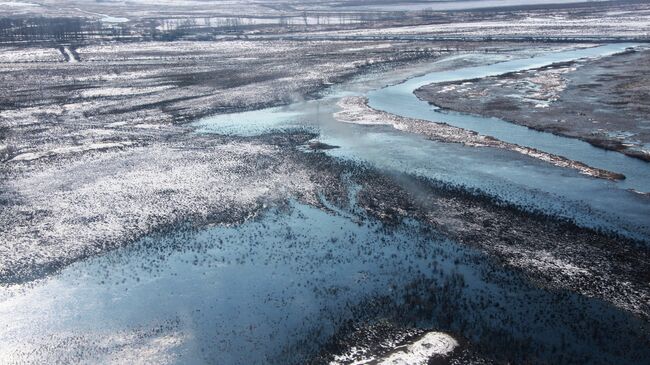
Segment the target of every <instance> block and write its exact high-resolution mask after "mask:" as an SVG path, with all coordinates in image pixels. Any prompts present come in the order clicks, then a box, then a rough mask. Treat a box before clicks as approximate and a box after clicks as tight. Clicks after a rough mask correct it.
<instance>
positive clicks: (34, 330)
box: [0, 203, 650, 364]
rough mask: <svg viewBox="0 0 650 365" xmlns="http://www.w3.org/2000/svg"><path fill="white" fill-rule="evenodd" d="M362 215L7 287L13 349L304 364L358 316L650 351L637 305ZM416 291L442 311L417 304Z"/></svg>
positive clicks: (609, 351)
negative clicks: (540, 282)
mask: <svg viewBox="0 0 650 365" xmlns="http://www.w3.org/2000/svg"><path fill="white" fill-rule="evenodd" d="M354 214H355V213H354V212H353V211H352V210H348V209H343V210H341V209H338V210H337V211H334V212H329V213H328V212H325V211H322V210H319V209H317V208H314V207H310V206H305V205H300V204H295V203H292V204H290V205H289V206H287V207H284V208H282V209H278V210H271V211H268V212H267V213H266V214H265V215H264V216H263V217H262V218H261V219H258V220H255V221H251V222H248V223H245V224H243V225H241V226H236V227H223V226H217V227H212V228H206V229H200V230H178V231H176V232H174V233H169V234H166V235H158V236H152V237H149V238H147V239H144V240H142V241H140V242H139V243H137V244H135V245H132V246H130V247H127V248H123V249H120V250H117V251H113V252H110V253H108V254H105V255H103V256H100V257H95V258H92V259H89V260H86V261H83V262H79V263H76V264H73V265H71V266H69V267H68V268H66V269H64V270H63V272H61V273H60V274H58V275H56V276H54V277H50V278H47V279H45V280H43V281H42V282H38V283H36V284H35V285H33V286H32V287H27V288H25V287H23V288H16V289H15V291H13V292H11V291H6V292H3V296H4V298H2V300H0V318H1V319H2V323H4V325H3V327H2V328H1V329H0V343H2V344H3V346H2V347H0V359H3V360H7V362H12V361H13V360H19V359H20V360H25V359H27V360H30V361H33V362H39V363H55V362H63V363H70V362H77V361H80V360H83V362H87V363H93V362H95V363H105V362H111V361H116V360H117V361H122V362H125V361H126V362H134V363H179V364H180V363H184V364H188V363H192V364H202V363H218V364H274V363H275V364H293V363H295V364H299V363H304V362H305V361H306V360H307V359H309V358H310V357H311V356H313V355H314V354H315V353H317V352H318V350H319V347H320V346H322V345H323V344H325V343H326V342H327V340H328V339H329V338H330V336H332V335H334V334H336V332H337V330H339V329H340V328H341V326H342V325H344V324H345V323H346V321H349V320H362V321H363V320H372V319H373V318H392V319H394V320H397V321H400V322H403V323H410V324H411V325H417V326H424V327H425V328H426V327H429V326H431V327H433V328H437V329H442V330H445V331H450V332H452V333H458V334H460V335H462V336H463V337H464V338H471V339H472V340H473V341H477V342H481V343H484V344H487V345H489V346H493V348H494V350H495V351H510V350H509V349H508V347H510V346H511V345H512V344H517V345H521V346H522V348H521V351H536V355H535V356H541V357H542V358H544V357H546V356H553V355H552V353H551V352H549V351H550V350H549V349H550V348H552V347H553V346H555V347H557V348H563V351H564V352H565V353H566V356H568V358H583V357H584V358H587V359H590V360H593V362H591V363H608V362H609V363H618V364H625V363H633V361H630V360H629V359H633V358H634V357H637V358H643V357H644V356H648V355H650V351H649V350H648V349H647V348H646V347H644V346H643V344H642V343H639V342H640V341H642V340H641V339H642V338H643V327H642V324H641V323H640V322H639V321H638V320H637V319H635V318H634V316H631V315H629V314H625V313H624V312H621V311H619V310H616V309H614V308H612V307H611V306H609V305H607V304H605V303H602V302H600V301H597V300H592V299H588V298H584V297H580V296H578V295H574V294H568V293H563V292H547V291H544V290H542V289H540V288H538V287H536V286H534V285H531V284H530V283H528V282H527V281H526V279H525V278H523V277H520V276H519V275H517V274H514V273H512V272H508V271H506V270H503V269H501V268H499V267H498V266H496V265H492V264H491V262H490V260H489V259H488V258H486V257H484V255H482V254H481V253H479V252H476V251H473V250H471V249H469V248H466V247H462V246H459V245H456V244H454V243H453V242H449V241H446V240H445V239H443V238H441V236H440V235H439V234H437V233H436V232H431V231H427V230H426V228H425V227H422V226H420V225H419V224H418V223H416V222H408V221H407V222H405V223H403V224H401V225H400V226H398V227H396V228H394V229H386V228H384V227H383V226H382V224H381V223H380V222H377V221H374V220H372V219H364V218H363V217H357V218H358V219H351V216H353V215H354ZM432 294H433V297H432V296H431V295H432ZM414 297H417V298H422V300H423V301H424V302H427V303H429V304H430V305H431V307H430V311H427V312H425V313H422V312H421V311H417V310H415V312H413V310H414V309H413V308H411V307H409V306H408V305H406V303H409V298H414ZM486 307H487V308H486ZM477 308H483V309H481V310H477ZM505 318H507V319H508V320H504V319H505ZM540 318H541V319H544V320H540ZM550 318H553V320H548V319H550ZM574 318H581V319H582V321H581V322H579V323H577V324H576V323H574V321H573V319H574ZM9 319H10V320H9ZM479 329H482V330H479ZM591 329H596V331H598V336H596V337H591V334H590V335H584V333H586V332H588V331H590V330H591ZM495 334H498V336H495ZM600 336H602V338H605V339H607V341H606V343H605V344H600V343H599V342H598V341H600V340H601V337H600ZM495 338H498V340H495ZM565 339H571V340H570V341H568V343H570V344H568V345H567V344H566V342H567V341H566V340H565ZM531 343H532V345H531ZM506 344H507V346H506ZM504 346H506V347H504ZM526 346H529V347H526ZM617 351H618V352H619V353H622V354H625V355H624V356H623V357H621V356H620V355H616V353H617Z"/></svg>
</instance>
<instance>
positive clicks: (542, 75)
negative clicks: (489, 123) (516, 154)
mask: <svg viewBox="0 0 650 365" xmlns="http://www.w3.org/2000/svg"><path fill="white" fill-rule="evenodd" d="M648 60H650V51H648V50H642V51H637V52H624V53H622V54H619V55H614V56H611V57H605V58H602V59H598V60H590V61H578V62H570V63H561V64H555V65H551V66H548V67H543V68H540V69H535V70H529V71H523V72H516V73H510V74H506V75H501V76H496V77H487V78H483V79H479V80H469V81H464V82H453V83H440V84H433V85H428V86H425V87H422V88H420V89H419V90H417V91H416V95H417V96H418V97H419V98H421V99H423V100H426V101H429V102H430V103H431V104H434V105H436V106H439V107H441V108H444V109H450V110H455V111H460V112H464V113H471V114H477V115H485V116H491V117H498V118H501V119H504V120H507V121H510V122H513V123H516V124H520V125H524V126H527V127H529V128H533V129H536V130H540V131H545V132H551V133H555V134H558V135H563V136H567V137H573V138H579V139H582V140H584V141H586V142H589V143H590V144H592V145H594V146H596V147H600V148H604V149H608V150H612V151H618V152H622V153H624V154H626V155H628V156H631V157H635V158H638V159H641V160H644V161H650V132H648V131H649V129H648V127H649V124H648V123H650V121H649V120H648V118H647V116H648V114H649V113H650V103H649V100H650V89H649V88H648V85H650V79H649V78H648V75H650V62H648Z"/></svg>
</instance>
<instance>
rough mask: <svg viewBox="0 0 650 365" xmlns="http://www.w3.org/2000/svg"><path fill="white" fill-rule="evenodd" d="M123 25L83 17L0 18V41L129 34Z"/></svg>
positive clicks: (38, 40)
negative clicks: (112, 24) (109, 24)
mask: <svg viewBox="0 0 650 365" xmlns="http://www.w3.org/2000/svg"><path fill="white" fill-rule="evenodd" d="M126 28H127V27H125V26H122V25H119V26H110V27H107V26H105V25H104V24H103V23H102V22H100V21H97V20H90V19H86V18H45V17H37V18H0V42H4V43H7V42H9V43H11V42H15V43H29V42H41V41H56V42H80V41H84V40H86V39H92V38H100V37H120V36H126V35H129V31H128V29H126Z"/></svg>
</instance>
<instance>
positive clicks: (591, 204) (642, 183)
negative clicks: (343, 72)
mask: <svg viewBox="0 0 650 365" xmlns="http://www.w3.org/2000/svg"><path fill="white" fill-rule="evenodd" d="M629 46H632V45H629V44H615V45H606V46H600V47H592V48H586V49H579V50H569V51H561V52H549V53H547V54H542V55H538V56H534V57H530V58H523V59H522V58H517V59H503V60H502V62H496V63H494V60H493V59H490V58H489V57H491V56H486V61H485V62H486V65H484V66H475V67H466V68H460V69H453V70H448V67H449V60H441V61H438V62H434V63H433V64H431V65H430V68H429V69H428V70H427V69H426V68H420V69H418V70H417V72H415V71H414V73H415V74H422V75H421V76H417V77H412V78H409V75H405V74H404V73H398V74H387V75H386V77H385V78H384V77H383V75H381V76H379V77H377V76H375V78H374V79H372V78H371V79H361V80H358V81H357V82H351V83H349V84H346V85H343V86H341V87H338V88H336V89H335V90H334V91H333V92H332V93H331V94H329V95H328V96H326V97H324V98H322V99H319V100H314V101H306V102H298V103H294V104H291V105H288V106H286V107H275V108H268V109H261V110H256V111H251V112H242V113H232V114H222V115H216V116H212V117H207V118H204V119H202V120H200V121H198V122H196V124H195V125H196V126H197V127H198V132H199V133H217V134H234V135H242V136H251V135H259V134H263V133H268V132H269V131H271V130H283V129H295V128H306V129H309V130H312V131H314V132H316V133H318V134H319V137H318V138H319V140H321V141H322V142H325V143H328V144H332V145H336V146H339V147H340V148H339V149H334V150H329V151H327V152H326V153H328V154H330V155H332V156H335V157H339V158H343V159H350V160H355V161H362V162H366V163H370V164H372V165H373V166H375V167H378V168H380V169H385V170H389V171H397V172H404V173H409V174H414V175H419V176H423V177H427V178H431V179H435V180H438V181H442V182H445V183H449V184H453V185H460V186H464V187H467V188H472V189H478V190H480V191H482V192H484V193H486V194H489V195H492V196H495V197H498V198H500V199H502V200H505V201H508V202H511V203H515V204H518V205H520V206H524V207H527V208H530V209H535V210H542V211H545V212H548V213H551V214H556V215H558V216H562V217H565V218H569V219H573V220H576V221H577V222H578V223H579V224H582V225H585V226H588V227H598V228H603V229H608V230H612V231H616V232H618V233H622V234H625V235H628V236H631V237H634V238H639V239H644V240H650V225H649V222H648V219H647V217H649V216H650V202H649V200H648V198H647V197H644V196H642V195H639V194H637V193H635V192H632V191H630V189H635V190H637V191H650V167H648V165H647V163H645V162H643V161H640V160H638V159H634V158H630V157H627V156H625V155H623V154H621V153H617V152H611V151H605V150H602V149H598V148H596V147H593V146H591V145H590V144H588V143H586V142H582V141H580V140H577V139H571V138H566V137H561V136H556V135H553V134H551V133H545V132H539V131H535V130H532V129H528V128H526V127H522V126H519V125H516V124H512V123H508V122H505V121H502V120H499V119H496V118H485V117H480V116H472V115H466V114H461V113H454V112H440V111H439V110H437V108H435V107H432V106H431V105H429V104H428V103H426V102H424V101H421V100H419V99H418V98H417V97H415V95H414V94H413V91H414V90H415V89H417V88H418V87H421V86H423V85H426V84H429V83H432V82H442V81H451V80H464V79H468V78H476V77H482V76H488V75H498V74H502V73H507V72H514V71H518V70H524V69H529V68H536V67H541V66H544V65H548V64H551V63H554V62H564V61H570V60H575V59H579V58H585V57H598V56H605V55H610V54H613V53H616V52H620V51H621V50H624V49H625V48H627V47H629ZM465 57H469V56H465ZM454 58H455V59H458V56H454ZM436 66H439V68H443V69H444V71H436ZM432 70H433V71H432ZM377 79H379V80H381V82H379V83H378V81H377ZM404 79H407V81H405V82H404V81H403V80H404ZM386 84H388V85H391V86H388V87H383V86H384V85H386ZM350 95H365V96H367V97H368V98H369V104H370V106H372V107H373V108H375V109H379V110H384V111H387V112H390V113H393V114H397V115H402V116H406V117H413V118H418V119H423V120H430V121H437V122H445V123H448V124H450V125H455V126H458V127H462V128H466V129H470V130H475V131H477V132H479V133H481V134H485V135H490V136H494V137H496V138H499V139H501V140H504V141H507V142H512V143H517V144H520V145H523V146H531V147H535V148H538V149H540V150H542V151H546V152H551V153H555V154H558V155H562V156H565V157H568V158H571V159H574V160H577V161H581V162H584V163H586V164H588V165H591V166H594V167H600V168H604V169H607V170H611V171H614V172H621V173H624V174H625V175H626V177H627V178H626V179H625V180H623V181H609V180H603V179H597V178H593V177H589V176H585V175H581V174H579V173H578V172H576V171H574V170H570V169H566V168H560V167H556V166H553V165H550V164H548V163H545V162H543V161H540V160H536V159H534V158H531V157H527V156H523V155H521V154H519V153H516V152H512V151H503V150H498V149H493V148H475V147H465V146H462V145H458V144H449V143H440V142H433V141H429V140H426V139H424V138H422V137H420V136H417V135H412V134H407V133H403V132H400V131H396V130H394V129H393V128H391V127H381V126H379V127H378V126H363V125H353V124H346V123H340V122H338V121H337V120H335V119H334V117H333V113H335V112H336V111H338V108H337V106H336V102H337V101H338V100H339V99H340V98H341V97H345V96H350ZM594 197H597V198H594Z"/></svg>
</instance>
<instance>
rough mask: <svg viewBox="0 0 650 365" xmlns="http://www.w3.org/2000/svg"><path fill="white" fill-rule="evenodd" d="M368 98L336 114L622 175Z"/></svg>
mask: <svg viewBox="0 0 650 365" xmlns="http://www.w3.org/2000/svg"><path fill="white" fill-rule="evenodd" d="M367 103H368V100H367V99H366V98H363V97H348V98H343V99H342V100H341V101H340V102H339V103H338V106H339V107H341V109H342V110H341V111H340V112H337V113H336V114H335V117H336V118H337V119H339V120H340V121H342V122H346V123H357V124H368V125H391V126H393V127H394V128H395V129H398V130H401V131H406V132H409V133H415V134H420V135H422V136H425V137H426V138H428V139H431V140H434V141H440V142H446V143H461V144H463V145H465V146H471V147H492V148H501V149H506V150H509V151H514V152H518V153H521V154H523V155H526V156H529V157H532V158H536V159H539V160H542V161H545V162H548V163H550V164H552V165H555V166H558V167H565V168H569V169H574V170H577V171H579V172H580V173H581V174H585V175H588V176H592V177H597V178H601V179H609V180H622V179H625V175H623V174H620V173H616V172H612V171H607V170H603V169H598V168H593V167H591V166H588V165H585V164H583V163H581V162H579V161H573V160H570V159H567V158H565V157H562V156H557V155H554V154H551V153H547V152H544V151H540V150H538V149H535V148H531V147H526V146H520V145H517V144H514V143H506V142H503V141H500V140H498V139H496V138H494V137H490V136H484V135H481V134H478V133H476V132H473V131H469V130H466V129H462V128H458V127H454V126H450V125H448V124H445V123H436V122H430V121H424V120H418V119H412V118H403V117H399V116H396V115H392V114H388V113H385V112H381V111H378V110H374V109H372V108H370V107H369V106H368V104H367Z"/></svg>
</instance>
